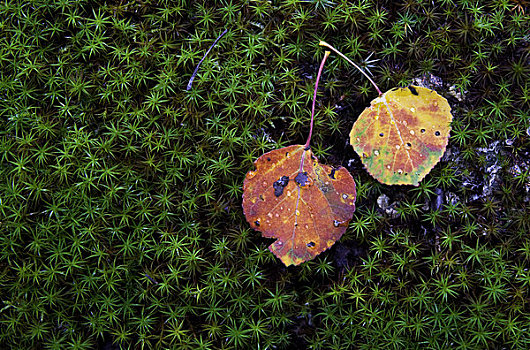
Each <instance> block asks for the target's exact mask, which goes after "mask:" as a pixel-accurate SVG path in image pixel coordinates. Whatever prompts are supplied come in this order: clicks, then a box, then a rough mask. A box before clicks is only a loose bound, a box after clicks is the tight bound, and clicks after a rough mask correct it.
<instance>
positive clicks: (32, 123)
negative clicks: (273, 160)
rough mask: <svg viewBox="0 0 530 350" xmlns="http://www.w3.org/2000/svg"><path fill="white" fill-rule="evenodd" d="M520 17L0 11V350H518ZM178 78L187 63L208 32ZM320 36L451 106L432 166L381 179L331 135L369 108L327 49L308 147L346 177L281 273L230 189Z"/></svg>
mask: <svg viewBox="0 0 530 350" xmlns="http://www.w3.org/2000/svg"><path fill="white" fill-rule="evenodd" d="M529 14H530V9H529V8H528V6H527V5H526V4H525V1H521V0H515V1H514V0H484V1H471V0H440V1H435V2H431V1H425V0H402V1H375V0H368V1H341V0H336V1H326V0H313V1H297V0H286V1H276V0H272V1H262V0H256V1H250V0H249V1H238V0H222V1H173V0H171V1H170V0H168V1H156V0H153V1H151V0H147V1H126V0H125V1H82V0H80V1H70V0H68V1H67V0H61V1H51V0H50V1H45V0H35V1H28V2H24V1H17V0H12V1H2V3H1V4H0V33H1V34H0V116H1V123H0V165H1V166H0V299H1V303H0V347H1V348H3V349H8V348H12V349H15V348H21V349H127V348H133V349H162V348H174V349H232V348H241V349H258V348H259V349H449V348H450V349H486V348H490V349H528V348H530V329H529V325H530V299H529V297H530V295H529V285H530V270H529V269H528V266H529V262H530V235H529V232H530V195H529V191H530V154H529V153H530V114H529V110H530V82H529V76H530V68H529V58H530V45H529V44H530V37H529V35H528V33H530V25H529V24H530V16H529ZM225 29H228V32H227V33H226V35H225V36H224V37H223V38H222V39H221V40H220V41H219V43H218V45H217V46H216V47H215V48H214V49H212V51H211V52H210V54H209V55H208V56H207V58H206V59H205V61H204V62H203V64H202V66H201V67H200V69H199V72H198V75H197V77H196V79H195V81H194V83H193V87H192V89H190V90H189V91H186V85H187V83H188V80H189V79H190V77H191V74H192V72H193V70H194V69H195V67H196V65H197V64H198V62H199V60H200V59H201V58H202V56H203V55H204V53H205V52H206V50H207V49H208V47H209V46H210V45H211V44H212V42H213V41H214V40H215V38H216V37H217V36H219V34H221V32H222V31H223V30H225ZM319 40H325V41H327V42H329V43H331V44H333V45H334V46H336V47H337V48H339V49H340V50H341V51H342V52H344V53H345V54H346V55H348V56H349V57H350V58H351V59H353V60H354V61H355V62H357V63H359V64H360V65H361V66H363V67H364V68H365V69H367V70H369V71H370V72H371V74H373V78H374V80H375V81H376V82H377V84H378V85H379V87H380V88H381V89H382V90H383V91H384V90H387V89H390V88H392V87H394V86H407V85H409V84H411V83H417V82H418V81H422V82H423V83H424V84H426V85H427V86H430V87H432V88H434V89H436V90H437V91H438V93H440V94H441V95H443V96H445V97H446V98H447V99H448V100H449V102H450V104H451V106H452V108H453V115H454V121H453V124H452V127H453V131H452V133H451V137H450V141H449V146H448V149H447V152H446V154H445V155H444V157H443V158H442V160H441V162H440V163H439V164H438V165H436V167H435V168H434V169H433V171H432V172H431V173H430V174H429V175H428V176H427V177H426V178H425V179H424V180H423V181H422V182H421V183H420V185H419V186H418V187H412V186H386V185H381V184H379V183H378V182H377V181H376V180H374V179H373V178H371V177H370V176H369V175H368V174H367V172H366V171H365V170H364V169H363V166H362V164H361V162H360V160H359V158H358V156H357V155H356V154H355V153H354V152H353V150H352V148H351V146H350V145H349V144H348V142H347V138H348V133H349V130H350V129H351V127H352V124H353V122H354V121H355V120H356V118H357V116H358V115H359V113H360V111H362V110H363V109H364V108H365V107H366V106H368V105H369V102H370V100H371V99H373V98H375V97H376V95H377V94H376V92H375V91H374V89H373V87H372V86H371V85H370V83H369V82H368V81H367V80H366V79H365V78H364V77H362V76H361V75H360V74H359V72H357V71H356V70H354V69H352V68H351V67H350V66H349V65H348V64H347V63H346V62H345V61H344V60H342V59H340V58H338V57H337V56H336V55H333V54H332V56H331V57H330V58H329V59H328V62H327V64H326V66H325V68H324V75H323V80H322V82H321V88H320V91H319V94H318V104H317V112H318V114H317V117H316V122H315V130H314V134H313V141H312V145H313V151H314V152H315V154H316V155H317V156H318V157H319V158H320V159H321V160H322V161H323V162H325V163H327V164H330V165H335V166H338V165H343V166H345V167H347V169H348V170H349V171H350V172H351V173H352V175H353V176H354V178H355V181H356V183H357V189H358V199H357V211H356V212H355V214H354V217H353V219H352V221H351V223H350V226H349V228H348V229H347V231H346V233H345V234H344V236H343V237H342V238H341V240H340V241H339V242H337V243H336V244H335V245H334V246H333V248H332V249H330V250H328V251H326V252H324V253H322V254H320V255H319V256H318V257H317V258H316V259H314V260H313V261H310V262H307V263H304V264H302V265H301V266H298V267H289V268H286V267H285V266H283V264H282V263H281V262H280V261H279V260H278V259H276V258H275V257H274V256H273V255H272V254H271V253H270V252H269V251H268V249H267V247H268V245H269V244H270V243H271V240H269V239H265V238H261V236H260V234H259V233H258V232H255V231H253V230H251V229H250V228H249V225H248V224H247V222H246V220H245V218H244V216H243V213H242V209H241V195H242V182H243V178H244V176H245V174H246V172H247V171H249V170H250V169H252V167H253V165H252V163H253V161H254V160H255V159H256V158H257V157H258V156H260V155H261V154H263V153H264V152H266V151H269V150H272V149H274V148H278V147H282V146H287V145H289V144H296V143H303V142H304V141H305V137H307V132H308V125H309V118H310V112H309V111H310V102H311V99H312V92H313V87H314V82H315V77H316V72H317V69H318V64H319V62H320V59H321V58H322V56H323V52H324V49H323V48H322V47H319V46H318V42H319Z"/></svg>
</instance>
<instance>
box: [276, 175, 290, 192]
mask: <svg viewBox="0 0 530 350" xmlns="http://www.w3.org/2000/svg"><path fill="white" fill-rule="evenodd" d="M288 183H289V176H282V177H281V178H280V179H279V180H278V181H276V182H275V183H273V184H272V187H273V188H274V195H275V196H276V197H280V196H281V195H282V194H283V189H284V188H285V186H287V184H288Z"/></svg>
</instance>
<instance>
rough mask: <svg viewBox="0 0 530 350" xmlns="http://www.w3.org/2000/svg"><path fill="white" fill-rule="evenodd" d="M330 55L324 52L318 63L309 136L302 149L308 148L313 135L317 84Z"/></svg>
mask: <svg viewBox="0 0 530 350" xmlns="http://www.w3.org/2000/svg"><path fill="white" fill-rule="evenodd" d="M330 53H331V52H329V51H326V52H325V53H324V58H322V62H321V63H320V68H319V69H318V74H317V81H316V83H315V93H314V94H313V105H312V106H311V124H309V136H307V141H306V143H305V145H304V148H307V147H309V143H310V142H311V135H313V120H314V118H315V104H316V101H317V90H318V82H319V80H320V76H321V75H322V70H323V69H324V63H326V59H327V58H328V56H329V54H330Z"/></svg>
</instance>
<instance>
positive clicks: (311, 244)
mask: <svg viewBox="0 0 530 350" xmlns="http://www.w3.org/2000/svg"><path fill="white" fill-rule="evenodd" d="M307 246H308V247H309V248H313V247H314V246H315V242H309V243H307Z"/></svg>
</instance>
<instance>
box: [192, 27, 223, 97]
mask: <svg viewBox="0 0 530 350" xmlns="http://www.w3.org/2000/svg"><path fill="white" fill-rule="evenodd" d="M227 32H228V29H225V30H224V31H223V32H222V33H221V35H219V36H218V37H217V39H215V41H214V42H213V44H212V46H210V48H209V49H208V51H206V53H205V54H204V56H203V57H202V58H201V60H200V61H199V64H197V67H195V70H194V71H193V74H192V75H191V78H190V81H189V82H188V86H187V87H186V91H188V90H189V89H191V84H193V79H195V76H196V75H197V72H198V71H199V67H200V66H201V64H202V61H204V59H205V58H206V56H208V54H209V53H210V51H211V50H212V49H213V47H214V46H215V45H216V44H217V42H218V41H219V40H220V39H221V38H222V37H223V35H225V34H226V33H227Z"/></svg>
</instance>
